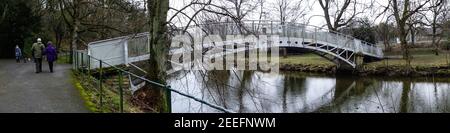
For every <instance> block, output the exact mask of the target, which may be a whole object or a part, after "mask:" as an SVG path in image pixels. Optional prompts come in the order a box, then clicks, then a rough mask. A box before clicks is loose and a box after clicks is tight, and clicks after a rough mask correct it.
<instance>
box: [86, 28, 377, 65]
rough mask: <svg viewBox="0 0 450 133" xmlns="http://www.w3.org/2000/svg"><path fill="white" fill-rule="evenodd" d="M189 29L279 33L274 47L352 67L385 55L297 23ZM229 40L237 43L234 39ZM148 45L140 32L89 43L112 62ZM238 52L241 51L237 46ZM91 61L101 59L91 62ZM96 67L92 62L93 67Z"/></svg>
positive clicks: (129, 59)
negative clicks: (305, 52)
mask: <svg viewBox="0 0 450 133" xmlns="http://www.w3.org/2000/svg"><path fill="white" fill-rule="evenodd" d="M186 33H187V34H189V35H190V36H192V37H201V38H204V37H205V36H207V35H220V36H222V37H225V36H226V35H256V36H258V35H267V36H268V37H270V36H279V41H277V42H272V44H273V45H271V46H272V47H282V48H301V49H307V50H311V51H314V52H315V53H316V54H318V55H320V56H322V57H325V58H327V59H329V60H331V61H333V62H334V63H336V64H338V65H339V66H342V65H345V66H349V67H351V68H356V66H357V65H359V64H360V63H361V62H362V61H373V60H377V59H382V58H383V52H382V50H381V48H377V47H376V46H375V45H374V44H370V43H367V42H364V41H361V40H358V39H356V38H353V37H350V36H347V35H343V34H340V33H336V32H331V31H328V30H326V29H323V28H319V27H314V26H309V25H303V24H297V23H284V24H281V23H279V22H274V21H245V22H243V23H240V24H236V23H209V24H205V25H197V26H191V27H188V28H186ZM228 41H230V40H228ZM243 43H245V42H243ZM228 44H232V45H234V43H228ZM148 49H149V46H148V34H147V33H141V34H136V35H130V36H125V37H118V38H113V39H108V40H102V41H97V42H92V43H90V44H89V50H88V53H89V54H90V55H91V56H93V57H96V58H98V59H101V60H104V61H105V62H107V63H109V64H112V65H121V64H130V63H133V62H138V61H142V60H147V59H148V58H149V55H148V54H147V53H149V52H148ZM244 50H249V49H248V48H247V49H244ZM235 52H239V51H238V50H235ZM360 57H362V58H360ZM90 64H98V63H95V62H91V63H90ZM97 67H98V66H91V68H97Z"/></svg>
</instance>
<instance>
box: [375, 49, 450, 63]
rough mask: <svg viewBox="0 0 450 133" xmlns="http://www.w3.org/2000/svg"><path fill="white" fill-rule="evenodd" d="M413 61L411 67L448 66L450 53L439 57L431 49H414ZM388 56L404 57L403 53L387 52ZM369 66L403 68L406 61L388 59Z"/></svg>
mask: <svg viewBox="0 0 450 133" xmlns="http://www.w3.org/2000/svg"><path fill="white" fill-rule="evenodd" d="M411 54H412V58H413V59H412V60H411V65H412V66H413V67H431V66H447V65H449V64H448V63H449V62H450V53H448V52H441V53H440V54H439V56H436V55H435V54H434V53H433V52H432V51H431V50H430V49H413V50H411ZM386 55H387V56H398V57H402V55H401V52H395V53H394V52H387V53H386ZM367 65H368V66H375V67H377V66H387V65H388V66H391V65H394V66H402V65H406V61H405V60H404V59H386V60H383V61H379V62H373V63H369V64H367Z"/></svg>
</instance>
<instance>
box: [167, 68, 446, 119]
mask: <svg viewBox="0 0 450 133" xmlns="http://www.w3.org/2000/svg"><path fill="white" fill-rule="evenodd" d="M169 83H170V85H171V86H172V87H173V88H174V89H176V90H179V91H181V92H184V93H187V94H189V95H192V96H195V97H197V98H201V99H203V100H205V101H208V102H210V103H213V104H216V105H219V106H222V107H225V108H227V109H229V110H233V111H235V112H239V113H311V112H312V113H399V112H400V113H403V112H408V113H443V112H450V97H449V96H450V80H449V79H448V78H433V77H428V78H425V77H424V78H391V77H353V76H326V75H317V74H305V73H293V72H289V73H278V74H274V73H263V72H258V71H238V72H236V71H209V72H188V73H179V74H175V76H173V77H171V79H170V80H169ZM172 111H173V112H174V113H216V112H220V111H218V110H216V109H213V108H210V107H208V106H206V105H204V104H201V103H199V102H197V101H194V100H191V99H189V98H185V97H183V96H181V95H178V94H175V93H172Z"/></svg>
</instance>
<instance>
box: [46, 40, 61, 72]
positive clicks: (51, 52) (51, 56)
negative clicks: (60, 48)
mask: <svg viewBox="0 0 450 133" xmlns="http://www.w3.org/2000/svg"><path fill="white" fill-rule="evenodd" d="M45 55H46V56H47V61H48V66H49V67H50V72H52V73H53V62H55V61H56V60H57V58H58V57H57V53H56V48H55V47H53V44H52V42H48V43H47V48H45Z"/></svg>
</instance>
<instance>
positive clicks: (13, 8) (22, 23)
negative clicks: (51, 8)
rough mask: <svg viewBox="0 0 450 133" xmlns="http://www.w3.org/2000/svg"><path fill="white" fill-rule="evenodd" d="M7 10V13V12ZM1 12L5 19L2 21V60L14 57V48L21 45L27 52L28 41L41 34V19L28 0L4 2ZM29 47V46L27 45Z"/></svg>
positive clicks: (0, 6) (0, 7)
mask: <svg viewBox="0 0 450 133" xmlns="http://www.w3.org/2000/svg"><path fill="white" fill-rule="evenodd" d="M5 10H6V11H5ZM0 12H2V14H3V13H4V14H5V15H4V17H3V16H0V17H2V18H4V19H1V20H0V42H1V44H2V45H1V47H0V58H11V57H14V47H15V46H16V45H19V46H20V47H21V48H22V49H23V50H24V52H25V54H29V53H27V52H28V51H27V50H26V48H25V49H24V46H25V44H26V42H25V41H26V40H30V38H33V40H35V39H34V38H35V37H34V35H35V34H38V33H39V29H40V28H39V27H40V26H41V24H40V17H39V16H35V14H34V13H33V11H32V8H31V7H30V5H29V1H28V0H3V1H2V2H0ZM27 43H28V42H27ZM27 45H28V46H29V44H27Z"/></svg>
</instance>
